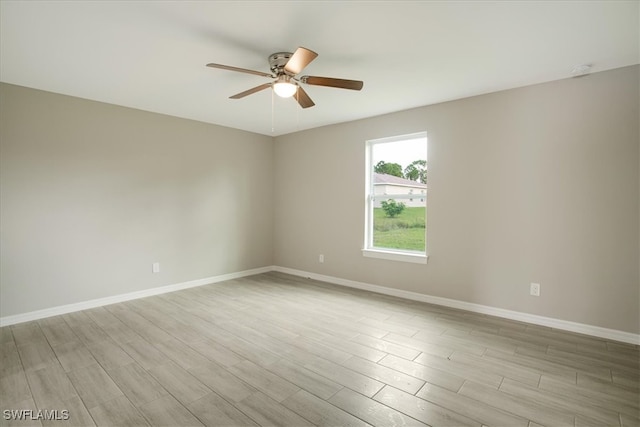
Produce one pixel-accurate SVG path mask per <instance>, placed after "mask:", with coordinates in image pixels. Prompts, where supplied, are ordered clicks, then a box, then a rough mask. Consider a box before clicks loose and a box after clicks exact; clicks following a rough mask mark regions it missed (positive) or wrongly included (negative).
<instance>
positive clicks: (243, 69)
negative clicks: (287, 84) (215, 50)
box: [207, 63, 275, 78]
mask: <svg viewBox="0 0 640 427" xmlns="http://www.w3.org/2000/svg"><path fill="white" fill-rule="evenodd" d="M207 67H211V68H220V69H221V70H229V71H238V72H240V73H247V74H255V75H256V76H262V77H270V78H274V77H275V76H274V75H273V74H268V73H263V72H262V71H253V70H247V69H246V68H238V67H232V66H230V65H222V64H213V63H211V64H207Z"/></svg>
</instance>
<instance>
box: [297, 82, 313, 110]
mask: <svg viewBox="0 0 640 427" xmlns="http://www.w3.org/2000/svg"><path fill="white" fill-rule="evenodd" d="M293 97H294V98H295V99H296V101H298V104H300V106H301V107H302V108H309V107H313V106H314V105H316V104H315V103H314V102H313V101H312V100H311V98H309V95H308V94H307V92H305V91H304V89H302V88H301V87H300V86H298V90H296V93H295V94H294V95H293Z"/></svg>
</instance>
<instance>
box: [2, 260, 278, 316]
mask: <svg viewBox="0 0 640 427" xmlns="http://www.w3.org/2000/svg"><path fill="white" fill-rule="evenodd" d="M269 271H273V267H272V266H268V267H260V268H254V269H251V270H244V271H238V272H235V273H228V274H221V275H219V276H211V277H205V278H203V279H197V280H190V281H188V282H182V283H176V284H173V285H166V286H160V287H157V288H151V289H144V290H142V291H135V292H129V293H126V294H120V295H113V296H110V297H104V298H98V299H93V300H89V301H82V302H78V303H74V304H66V305H60V306H57V307H51V308H45V309H44V310H37V311H31V312H28V313H22V314H16V315H13V316H5V317H0V326H9V325H15V324H16V323H23V322H30V321H32V320H38V319H44V318H45V317H51V316H58V315H60V314H67V313H72V312H74V311H81V310H86V309H89V308H95V307H101V306H103V305H109V304H115V303H119V302H124V301H130V300H134V299H138V298H145V297H150V296H153V295H159V294H166V293H168V292H175V291H179V290H182V289H187V288H194V287H197V286H203V285H208V284H211V283H217V282H223V281H225V280H231V279H238V278H240V277H245V276H253V275H255V274H261V273H267V272H269Z"/></svg>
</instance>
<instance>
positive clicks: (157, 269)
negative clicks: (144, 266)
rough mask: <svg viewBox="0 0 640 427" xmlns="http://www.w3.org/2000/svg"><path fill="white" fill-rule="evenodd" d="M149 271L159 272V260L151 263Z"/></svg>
mask: <svg viewBox="0 0 640 427" xmlns="http://www.w3.org/2000/svg"><path fill="white" fill-rule="evenodd" d="M151 272H153V273H160V263H159V262H154V263H153V265H152V266H151Z"/></svg>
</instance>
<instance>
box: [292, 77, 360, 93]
mask: <svg viewBox="0 0 640 427" xmlns="http://www.w3.org/2000/svg"><path fill="white" fill-rule="evenodd" d="M300 81H301V82H302V83H306V84H310V85H316V86H329V87H337V88H340V89H351V90H360V89H362V86H363V85H364V83H363V82H361V81H360V80H346V79H334V78H332V77H317V76H304V77H302V78H300Z"/></svg>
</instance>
